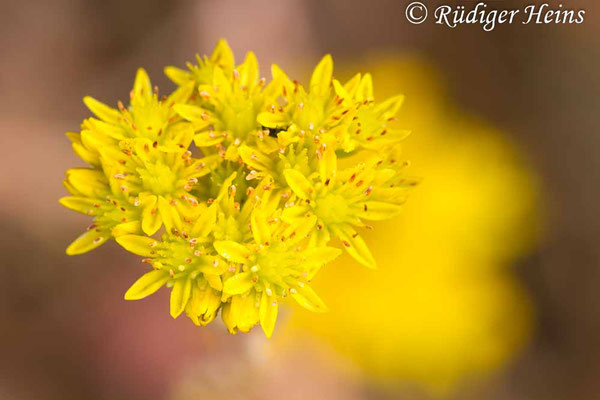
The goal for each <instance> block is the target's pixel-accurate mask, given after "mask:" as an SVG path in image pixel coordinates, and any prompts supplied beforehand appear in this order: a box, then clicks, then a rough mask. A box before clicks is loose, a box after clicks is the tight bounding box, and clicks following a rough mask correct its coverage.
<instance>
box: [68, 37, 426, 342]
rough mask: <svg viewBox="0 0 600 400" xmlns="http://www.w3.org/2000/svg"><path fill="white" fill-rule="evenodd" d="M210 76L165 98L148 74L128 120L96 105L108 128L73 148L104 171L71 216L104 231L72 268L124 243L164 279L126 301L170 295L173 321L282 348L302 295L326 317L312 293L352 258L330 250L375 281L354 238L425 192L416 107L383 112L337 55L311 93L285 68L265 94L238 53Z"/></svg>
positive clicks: (91, 124) (75, 199) (192, 69)
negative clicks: (412, 141) (318, 278)
mask: <svg viewBox="0 0 600 400" xmlns="http://www.w3.org/2000/svg"><path fill="white" fill-rule="evenodd" d="M197 61H198V64H197V65H191V64H189V65H188V71H183V70H180V69H177V68H175V67H168V68H167V69H166V73H167V75H168V76H169V77H170V78H171V79H172V80H173V81H174V82H175V83H177V84H178V86H179V88H178V89H177V90H176V91H175V92H174V93H173V94H172V95H170V96H168V97H166V98H163V99H159V98H158V89H154V90H153V89H152V87H151V84H150V80H149V78H148V76H147V75H146V73H145V72H144V71H143V70H139V71H138V74H137V76H136V79H135V83H134V87H133V90H132V92H131V102H130V105H129V107H128V108H125V107H124V106H123V105H122V104H120V103H119V109H118V110H115V109H112V108H110V107H108V106H105V105H103V104H101V103H99V102H98V101H96V100H93V99H91V98H86V99H85V100H84V101H85V102H86V104H87V105H88V107H89V108H90V109H91V110H92V112H93V113H94V114H96V116H97V118H89V119H87V120H85V121H84V123H83V124H82V130H81V133H73V134H69V137H70V138H71V140H72V142H73V149H74V151H75V153H76V154H78V155H79V156H80V157H81V158H82V159H83V160H84V161H86V162H88V163H89V164H90V166H91V168H83V169H72V170H69V171H68V172H67V179H66V180H65V186H66V187H67V189H68V190H69V191H70V192H71V193H72V195H73V196H71V197H66V198H63V199H61V203H62V204H63V205H64V206H66V207H68V208H71V209H73V210H76V211H79V212H82V213H85V214H88V215H90V216H93V217H94V225H92V227H90V230H89V231H88V232H87V233H85V234H84V235H82V236H81V237H80V238H79V239H77V240H76V241H75V242H74V243H73V244H72V245H71V246H70V247H69V248H68V249H67V253H69V254H78V253H82V252H85V251H88V250H91V249H92V248H94V247H95V246H98V245H100V244H101V243H103V242H105V241H107V240H108V239H110V238H113V237H114V238H115V239H116V241H117V242H118V243H119V244H120V245H121V246H122V247H124V248H125V249H126V250H128V251H130V252H132V253H134V254H137V255H140V256H142V257H145V258H144V261H146V262H147V263H148V264H150V265H151V266H152V270H151V271H149V272H147V273H146V274H144V275H143V276H142V277H141V278H139V279H138V280H137V281H136V282H135V283H134V284H133V285H132V286H131V288H130V289H129V290H128V291H127V293H126V294H125V298H126V299H128V300H137V299H141V298H144V297H146V296H148V295H150V294H152V293H154V292H156V291H157V290H159V289H160V288H161V287H164V286H167V287H169V288H170V289H171V297H170V311H171V315H172V316H173V318H177V317H178V316H179V315H181V314H183V313H184V312H185V314H186V315H187V316H188V317H189V318H190V319H191V320H192V322H193V323H195V324H196V325H206V324H208V323H210V322H211V321H213V320H214V319H215V317H216V316H217V315H218V313H219V312H221V317H222V319H223V321H224V323H225V325H226V326H227V328H228V330H229V332H231V333H236V332H238V331H242V332H248V331H249V330H250V329H252V327H253V326H255V325H256V324H260V325H261V326H262V328H263V330H264V332H265V335H266V336H267V337H270V336H271V335H272V333H273V330H274V327H275V321H276V319H277V314H278V307H279V304H280V302H281V299H283V298H285V297H287V296H288V295H289V296H291V297H292V298H294V299H295V300H296V302H297V303H298V304H300V305H301V306H303V307H304V308H306V309H308V310H311V311H315V312H322V311H325V310H326V309H327V307H326V306H325V304H324V303H323V301H322V300H321V299H320V298H319V297H318V296H317V294H316V293H315V292H314V290H313V289H312V288H311V286H310V285H309V282H310V281H311V280H312V279H313V277H314V276H315V275H316V273H317V272H318V271H319V269H320V268H321V267H322V266H324V265H325V264H327V263H329V262H330V261H332V260H333V259H334V258H336V257H337V256H338V255H339V254H340V253H341V250H340V249H338V248H334V247H329V242H330V236H334V237H337V238H340V239H341V240H342V243H343V245H344V246H345V248H346V249H347V251H348V252H349V253H350V254H351V255H353V256H354V257H355V258H356V259H357V260H358V261H359V262H361V263H363V264H365V265H367V266H369V267H374V266H375V258H374V257H373V255H372V254H371V252H370V251H369V249H368V248H367V246H366V244H365V242H364V241H363V240H362V238H360V237H359V236H358V233H357V232H356V231H355V229H354V228H355V227H363V226H365V225H364V223H363V220H381V219H386V218H390V217H392V216H394V215H396V214H398V212H399V209H400V204H402V203H403V202H404V201H405V200H406V196H407V190H408V189H409V188H410V187H411V186H413V185H414V180H411V179H409V178H407V177H406V176H404V173H403V167H404V166H406V164H405V163H402V162H400V161H399V159H398V142H399V141H400V140H401V139H402V138H403V137H404V136H406V134H405V132H404V131H399V130H398V129H397V128H396V127H395V118H394V115H395V114H396V112H397V111H398V109H399V107H400V104H401V97H394V98H392V99H390V100H387V101H384V102H383V103H381V104H379V103H376V102H375V100H374V98H373V95H372V85H371V80H370V77H369V76H368V75H366V76H365V77H363V78H361V77H360V76H359V77H358V78H355V79H354V80H351V81H350V82H348V83H347V84H346V85H345V86H343V87H342V86H341V84H339V82H337V81H336V80H334V79H333V77H332V71H333V64H332V61H331V57H330V56H326V57H324V58H323V60H322V61H321V62H320V63H319V65H318V66H317V67H316V69H315V71H314V73H313V75H312V78H311V82H310V88H309V90H308V91H306V90H305V89H304V88H303V87H302V85H300V83H298V82H293V81H292V80H290V79H289V78H288V77H287V76H286V75H285V74H284V73H283V71H281V69H279V68H278V67H277V66H273V67H272V72H273V80H272V81H271V82H270V83H268V84H266V82H265V80H264V79H259V72H258V63H257V61H256V57H255V56H254V54H253V53H252V52H249V53H248V55H247V56H246V59H245V61H244V62H243V63H242V64H241V65H238V66H235V63H234V59H233V54H232V52H231V50H230V49H229V47H228V46H227V44H226V42H225V41H219V43H218V44H217V47H216V48H215V50H214V52H213V54H212V55H211V56H210V57H204V58H201V57H197ZM302 104H304V106H303V105H302ZM276 119H279V120H284V121H285V123H284V124H281V125H280V124H276V125H274V124H273V121H274V120H276ZM361 127H362V128H361ZM349 129H352V132H350V131H349ZM361 129H362V133H361ZM375 136H377V138H374V137H375ZM192 142H194V143H195V145H196V147H193V145H192ZM354 156H356V157H363V158H361V160H363V159H364V160H366V161H360V162H359V161H357V160H358V159H355V158H354ZM338 158H339V160H340V161H339V164H340V166H341V167H340V168H341V169H340V170H339V171H338ZM161 227H163V228H164V229H162V230H161ZM159 231H160V232H159ZM159 236H160V238H159Z"/></svg>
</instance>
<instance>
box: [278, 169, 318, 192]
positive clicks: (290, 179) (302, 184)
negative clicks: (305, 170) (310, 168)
mask: <svg viewBox="0 0 600 400" xmlns="http://www.w3.org/2000/svg"><path fill="white" fill-rule="evenodd" d="M283 176H284V177H285V180H286V182H287V184H288V185H289V186H290V188H291V189H292V190H293V191H294V193H295V194H296V195H297V196H298V197H300V198H301V199H308V198H310V195H311V193H312V192H313V187H312V183H310V181H309V180H308V179H306V178H305V177H304V175H302V173H301V172H300V171H297V170H295V169H286V170H284V171H283Z"/></svg>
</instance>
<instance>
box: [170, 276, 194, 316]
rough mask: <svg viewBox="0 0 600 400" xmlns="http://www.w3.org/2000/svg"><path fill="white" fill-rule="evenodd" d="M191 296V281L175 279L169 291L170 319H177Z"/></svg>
mask: <svg viewBox="0 0 600 400" xmlns="http://www.w3.org/2000/svg"><path fill="white" fill-rule="evenodd" d="M191 294H192V280H191V279H189V277H185V278H180V279H177V280H176V281H175V283H174V285H173V289H172V290H171V300H170V310H171V317H173V318H177V317H178V316H179V315H180V314H181V313H182V312H183V310H184V309H185V306H186V305H187V303H188V301H189V299H190V295H191Z"/></svg>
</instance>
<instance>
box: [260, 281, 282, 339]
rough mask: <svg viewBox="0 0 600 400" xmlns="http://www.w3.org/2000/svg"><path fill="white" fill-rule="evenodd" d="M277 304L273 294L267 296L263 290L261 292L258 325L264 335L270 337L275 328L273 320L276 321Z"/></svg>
mask: <svg viewBox="0 0 600 400" xmlns="http://www.w3.org/2000/svg"><path fill="white" fill-rule="evenodd" d="M277 311H278V304H277V300H276V299H275V296H267V294H266V293H265V292H263V293H262V297H261V300H260V309H259V316H260V326H262V328H263V331H264V332H265V336H266V337H267V338H270V337H271V336H272V335H273V330H274V329H275V322H276V321H277Z"/></svg>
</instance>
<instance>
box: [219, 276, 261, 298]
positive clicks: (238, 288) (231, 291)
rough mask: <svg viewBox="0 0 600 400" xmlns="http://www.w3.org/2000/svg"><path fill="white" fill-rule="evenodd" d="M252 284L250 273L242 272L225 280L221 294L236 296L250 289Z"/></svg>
mask: <svg viewBox="0 0 600 400" xmlns="http://www.w3.org/2000/svg"><path fill="white" fill-rule="evenodd" d="M253 286H254V282H253V281H252V274H251V273H250V272H242V273H241V274H237V275H234V276H232V277H231V278H229V279H227V280H226V281H225V283H224V284H223V293H226V294H228V295H236V294H242V293H246V292H247V291H248V290H250V289H252V287H253Z"/></svg>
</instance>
